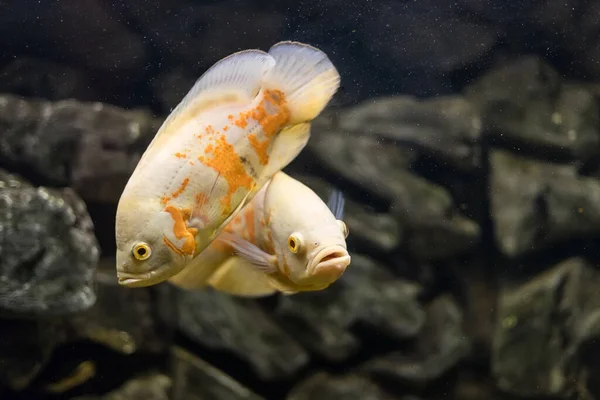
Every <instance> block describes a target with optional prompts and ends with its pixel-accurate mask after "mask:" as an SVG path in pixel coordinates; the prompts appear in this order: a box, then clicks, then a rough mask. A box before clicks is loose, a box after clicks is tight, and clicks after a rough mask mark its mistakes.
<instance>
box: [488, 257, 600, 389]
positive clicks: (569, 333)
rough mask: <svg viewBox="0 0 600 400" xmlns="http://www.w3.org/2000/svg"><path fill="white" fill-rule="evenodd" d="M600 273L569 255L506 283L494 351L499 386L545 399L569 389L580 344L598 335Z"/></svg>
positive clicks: (576, 370)
mask: <svg viewBox="0 0 600 400" xmlns="http://www.w3.org/2000/svg"><path fill="white" fill-rule="evenodd" d="M599 284H600V274H599V273H598V271H597V270H595V269H594V268H593V267H591V266H590V265H588V264H587V263H586V262H585V261H584V260H582V259H579V258H572V259H569V260H566V261H564V262H562V263H560V264H558V265H556V266H554V267H553V268H551V269H550V270H548V271H545V272H543V273H541V274H539V275H538V276H536V277H534V278H533V279H532V280H530V281H529V282H527V283H525V284H522V285H509V284H505V285H504V288H503V289H502V293H501V296H500V301H499V306H498V314H497V317H496V319H497V322H496V329H495V332H494V342H493V349H492V350H493V351H492V373H493V376H494V378H495V380H496V384H497V386H498V387H499V388H500V389H502V390H503V391H506V392H508V393H510V394H513V395H519V396H525V397H539V398H547V397H550V396H557V397H558V396H564V395H566V394H567V392H570V391H571V390H572V389H573V388H572V382H573V379H575V377H578V376H580V373H581V369H582V367H583V366H582V359H583V357H582V349H584V348H585V347H582V346H584V345H589V344H590V343H593V342H597V341H598V340H599V339H600V324H599V321H600V295H599V294H598V293H599V292H598V285H599Z"/></svg>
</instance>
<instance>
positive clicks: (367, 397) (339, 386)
mask: <svg viewBox="0 0 600 400" xmlns="http://www.w3.org/2000/svg"><path fill="white" fill-rule="evenodd" d="M329 399H344V400H393V399H400V400H409V397H397V396H392V395H391V394H390V393H386V392H385V391H384V390H383V389H382V388H380V387H379V386H377V384H375V383H374V382H372V381H370V380H369V379H367V378H365V377H362V376H359V375H344V376H335V375H330V374H328V373H326V372H319V373H316V374H314V375H313V376H311V377H310V378H308V379H307V380H305V381H304V382H301V383H299V384H298V385H297V386H295V387H294V388H293V389H292V390H291V392H290V393H289V395H288V396H287V397H286V400H329Z"/></svg>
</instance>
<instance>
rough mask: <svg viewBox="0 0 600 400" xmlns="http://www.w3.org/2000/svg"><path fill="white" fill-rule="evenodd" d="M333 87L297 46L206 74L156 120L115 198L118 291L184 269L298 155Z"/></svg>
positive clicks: (326, 70)
mask: <svg viewBox="0 0 600 400" xmlns="http://www.w3.org/2000/svg"><path fill="white" fill-rule="evenodd" d="M339 84H340V76H339V74H338V72H337V70H336V69H335V67H334V66H333V64H332V63H331V61H330V60H329V59H328V58H327V56H326V55H325V54H324V53H323V52H322V51H320V50H318V49H316V48H314V47H311V46H309V45H306V44H302V43H297V42H280V43H278V44H276V45H274V46H273V47H271V49H270V50H269V52H268V53H265V52H263V51H260V50H246V51H241V52H238V53H235V54H233V55H231V56H228V57H226V58H224V59H222V60H220V61H219V62H217V63H216V64H215V65H213V66H212V67H211V68H210V69H209V70H208V71H207V72H206V73H205V74H204V75H203V76H202V77H201V78H200V79H199V80H198V81H197V82H196V84H195V85H194V87H193V88H192V89H191V90H190V92H189V93H188V94H187V95H186V96H185V97H184V99H183V100H182V101H181V103H180V104H179V105H178V106H177V107H176V108H175V109H174V110H173V112H172V113H171V114H170V115H169V117H168V118H167V119H166V120H165V122H164V123H163V125H162V126H161V128H160V129H159V131H158V132H157V134H156V136H155V137H154V139H153V140H152V142H151V143H150V145H149V146H148V148H147V149H146V151H145V152H144V154H143V155H142V158H141V159H140V161H139V163H138V165H137V166H136V169H135V170H134V172H133V174H132V175H131V177H130V179H129V181H128V182H127V185H126V187H125V189H124V191H123V194H122V195H121V198H120V200H119V204H118V208H117V215H116V244H117V256H116V257H117V277H118V280H119V283H120V284H121V285H123V286H127V287H139V286H150V285H154V284H157V283H160V282H162V281H165V280H166V279H168V278H169V277H171V276H173V275H175V274H177V273H178V272H180V271H181V270H182V269H183V268H185V266H186V265H187V264H188V263H189V262H190V261H191V260H192V259H193V258H194V257H195V256H196V255H198V254H200V253H201V252H202V251H203V250H204V249H205V248H206V247H207V246H208V245H209V244H210V243H211V242H212V241H213V240H214V238H215V237H216V235H217V234H218V233H219V232H220V231H221V230H222V229H223V228H224V227H225V226H226V225H227V223H228V222H229V221H230V220H231V219H232V218H233V217H234V216H235V215H236V214H237V213H238V212H239V210H240V209H241V208H242V207H243V205H245V204H247V203H248V202H249V201H251V200H252V198H253V197H254V196H255V194H256V193H257V192H258V191H259V190H260V189H261V188H262V186H263V185H264V184H265V183H267V182H268V181H269V180H270V179H271V178H272V176H273V175H274V174H275V173H276V172H277V171H279V170H281V169H283V168H284V167H285V166H286V165H287V164H289V163H290V162H291V161H292V160H293V159H294V158H295V157H296V156H297V155H298V153H299V152H300V151H301V150H302V149H303V148H304V146H305V145H306V142H307V141H308V139H309V137H310V123H311V121H312V120H313V119H314V118H316V117H317V116H318V115H319V114H320V113H321V111H322V110H323V109H324V108H325V106H326V105H327V103H328V102H329V100H330V99H331V98H332V96H333V95H334V94H335V92H336V91H337V89H338V87H339Z"/></svg>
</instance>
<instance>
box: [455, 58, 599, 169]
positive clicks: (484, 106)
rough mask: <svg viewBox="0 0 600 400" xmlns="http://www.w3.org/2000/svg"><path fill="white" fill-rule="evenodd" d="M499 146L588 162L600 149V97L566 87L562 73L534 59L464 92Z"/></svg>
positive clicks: (499, 70)
mask: <svg viewBox="0 0 600 400" xmlns="http://www.w3.org/2000/svg"><path fill="white" fill-rule="evenodd" d="M465 92H466V95H467V98H468V99H469V100H470V101H471V102H472V104H473V105H475V106H476V107H477V109H478V110H479V111H480V112H481V117H482V121H483V129H484V131H485V132H486V134H489V135H490V136H491V137H492V138H494V139H495V140H497V141H500V142H504V143H508V144H510V145H513V146H515V147H524V148H527V149H529V150H535V151H536V152H537V153H539V154H542V155H543V154H544V152H545V151H546V152H550V153H549V155H552V154H555V155H559V154H562V155H566V156H569V157H576V158H587V157H590V156H592V155H596V154H597V153H598V151H597V150H596V149H597V148H598V145H599V144H600V134H598V130H597V126H598V124H599V122H600V114H599V112H600V111H599V106H600V103H599V102H598V97H597V96H596V95H594V93H593V92H592V91H590V90H588V89H586V88H585V87H582V86H580V85H564V86H563V85H561V83H560V77H559V75H558V73H557V72H556V71H555V70H554V69H552V68H551V67H550V66H548V65H546V64H545V63H544V62H543V61H542V60H541V59H539V58H538V57H535V56H528V57H524V58H522V59H520V60H517V61H515V62H512V63H509V64H507V65H503V66H500V67H498V68H496V69H494V70H492V71H491V72H489V73H487V75H485V76H483V77H482V78H480V79H479V80H478V81H477V82H475V83H473V84H472V85H470V86H469V87H468V88H466V89H465Z"/></svg>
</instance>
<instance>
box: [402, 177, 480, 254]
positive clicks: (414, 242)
mask: <svg viewBox="0 0 600 400" xmlns="http://www.w3.org/2000/svg"><path fill="white" fill-rule="evenodd" d="M401 179H402V181H401V182H396V189H395V190H397V192H396V198H395V202H394V203H393V205H392V209H391V211H392V213H393V214H394V215H395V216H396V218H397V219H398V221H399V222H400V226H402V227H403V231H404V237H405V238H406V239H405V241H404V243H403V248H404V249H405V250H406V251H407V252H408V253H410V254H411V255H413V256H414V257H416V258H417V259H421V260H436V259H444V258H448V257H452V256H455V255H459V254H464V253H466V252H467V251H469V250H471V249H473V248H474V247H475V245H477V244H478V243H479V241H480V237H481V230H480V228H479V225H478V224H477V223H476V222H475V221H473V220H472V219H470V218H467V217H465V216H464V215H463V214H462V213H461V212H460V211H458V207H457V206H456V205H455V203H454V200H453V199H452V197H451V195H450V193H449V192H448V191H447V190H446V189H445V188H443V187H442V186H439V185H435V184H433V183H431V182H429V181H427V180H425V179H422V178H419V177H417V176H414V175H410V174H407V175H405V176H404V177H402V178H401Z"/></svg>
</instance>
